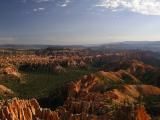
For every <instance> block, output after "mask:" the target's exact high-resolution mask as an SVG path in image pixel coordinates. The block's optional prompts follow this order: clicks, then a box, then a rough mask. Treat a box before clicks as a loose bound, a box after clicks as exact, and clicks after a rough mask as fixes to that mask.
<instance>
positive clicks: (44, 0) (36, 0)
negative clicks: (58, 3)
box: [33, 0, 53, 3]
mask: <svg viewBox="0 0 160 120" xmlns="http://www.w3.org/2000/svg"><path fill="white" fill-rule="evenodd" d="M33 1H34V2H36V3H42V2H50V1H53V0H33Z"/></svg>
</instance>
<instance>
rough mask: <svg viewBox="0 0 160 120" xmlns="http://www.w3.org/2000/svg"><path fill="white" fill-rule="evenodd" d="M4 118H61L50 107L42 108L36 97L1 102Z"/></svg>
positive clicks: (38, 119)
mask: <svg viewBox="0 0 160 120" xmlns="http://www.w3.org/2000/svg"><path fill="white" fill-rule="evenodd" d="M0 119H2V120H6V119H7V120H59V117H58V114H57V113H56V112H53V111H51V110H49V109H42V108H41V107H40V106H39V104H38V102H37V101H36V100H35V99H31V100H18V99H16V98H14V99H13V100H10V101H2V102H0Z"/></svg>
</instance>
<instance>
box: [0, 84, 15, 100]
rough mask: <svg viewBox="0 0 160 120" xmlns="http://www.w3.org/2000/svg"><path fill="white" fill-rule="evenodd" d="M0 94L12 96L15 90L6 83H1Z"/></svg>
mask: <svg viewBox="0 0 160 120" xmlns="http://www.w3.org/2000/svg"><path fill="white" fill-rule="evenodd" d="M0 94H1V95H2V96H4V97H5V96H11V95H12V94H13V91H12V90H11V89H9V88H7V87H6V86H4V85H0Z"/></svg>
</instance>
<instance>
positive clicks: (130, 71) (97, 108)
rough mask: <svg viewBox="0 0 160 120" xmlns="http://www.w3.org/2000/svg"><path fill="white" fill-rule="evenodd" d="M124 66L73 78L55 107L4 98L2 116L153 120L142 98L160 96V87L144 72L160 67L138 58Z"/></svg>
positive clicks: (18, 118)
mask: <svg viewBox="0 0 160 120" xmlns="http://www.w3.org/2000/svg"><path fill="white" fill-rule="evenodd" d="M121 65H124V63H123V64H122V63H120V66H121ZM121 68H122V69H118V70H113V71H99V72H96V73H92V74H89V75H85V76H83V77H81V78H79V79H78V80H76V81H72V82H71V83H70V84H69V86H68V87H67V89H66V94H65V93H64V92H63V93H64V94H65V95H66V96H67V97H66V98H65V100H64V104H63V105H62V106H59V107H57V108H56V109H55V110H54V111H51V110H49V109H44V108H41V107H40V105H39V104H38V102H37V101H36V100H35V99H31V100H19V99H16V98H15V99H12V100H6V101H1V102H0V119H2V120H3V119H7V120H124V118H125V120H151V117H150V115H149V114H148V113H147V111H146V110H145V107H144V105H143V103H141V102H142V101H140V98H141V97H143V96H160V88H159V87H156V86H154V85H148V84H145V83H144V82H145V81H144V80H142V76H143V77H144V78H145V77H146V76H145V75H146V73H147V74H149V73H151V74H152V73H153V72H154V73H155V71H157V69H156V68H154V67H152V66H150V65H145V64H144V63H142V62H139V61H135V60H134V61H131V62H129V63H128V64H125V65H124V66H121ZM150 79H151V80H152V78H150ZM62 96H63V94H62ZM46 102H47V101H46Z"/></svg>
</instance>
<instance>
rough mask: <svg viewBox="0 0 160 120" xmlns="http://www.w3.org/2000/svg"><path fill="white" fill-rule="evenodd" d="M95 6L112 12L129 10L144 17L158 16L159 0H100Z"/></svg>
mask: <svg viewBox="0 0 160 120" xmlns="http://www.w3.org/2000/svg"><path fill="white" fill-rule="evenodd" d="M96 6H98V7H104V8H108V9H111V10H113V11H118V10H130V11H132V12H137V13H141V14H144V15H160V0H101V2H100V3H99V4H98V5H96Z"/></svg>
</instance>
